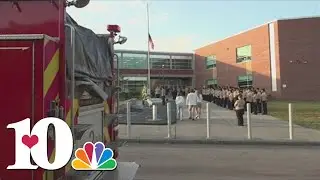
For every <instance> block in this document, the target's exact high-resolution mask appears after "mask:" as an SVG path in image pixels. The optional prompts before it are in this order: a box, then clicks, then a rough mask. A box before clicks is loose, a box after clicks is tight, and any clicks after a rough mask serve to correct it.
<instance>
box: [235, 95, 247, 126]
mask: <svg viewBox="0 0 320 180" xmlns="http://www.w3.org/2000/svg"><path fill="white" fill-rule="evenodd" d="M237 99H238V100H236V102H235V103H234V108H235V111H236V116H237V119H238V126H243V125H244V123H243V115H244V106H245V103H246V102H245V101H244V100H243V99H242V96H241V94H240V95H238V96H237Z"/></svg>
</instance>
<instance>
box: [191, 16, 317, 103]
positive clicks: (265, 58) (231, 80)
mask: <svg viewBox="0 0 320 180" xmlns="http://www.w3.org/2000/svg"><path fill="white" fill-rule="evenodd" d="M273 23H274V29H275V33H274V38H275V60H276V75H277V76H276V78H277V91H275V92H272V89H271V68H270V66H271V64H270V57H271V56H270V47H269V28H268V24H265V25H262V26H259V27H257V28H254V29H251V30H249V31H246V32H243V33H240V34H238V35H235V36H232V37H229V38H226V39H224V40H222V41H218V42H216V43H213V44H210V45H207V46H205V47H202V48H199V49H197V50H196V51H195V81H196V83H195V84H196V87H200V86H202V85H203V84H204V82H205V80H207V79H211V78H216V79H217V80H218V84H219V85H220V86H237V77H238V76H240V75H246V64H245V63H236V48H238V47H242V46H245V45H251V47H252V65H251V66H252V71H253V72H252V75H253V86H254V87H259V88H265V89H266V90H267V91H268V92H271V95H272V96H273V97H276V98H279V99H280V98H281V99H290V100H315V99H318V100H320V93H319V90H320V80H319V79H317V78H319V77H320V71H319V67H320V60H319V58H320V18H305V19H294V20H279V21H275V22H273ZM210 55H215V56H216V57H217V67H216V68H214V69H210V70H207V69H205V57H207V56H210ZM283 85H285V86H286V87H284V86H283Z"/></svg>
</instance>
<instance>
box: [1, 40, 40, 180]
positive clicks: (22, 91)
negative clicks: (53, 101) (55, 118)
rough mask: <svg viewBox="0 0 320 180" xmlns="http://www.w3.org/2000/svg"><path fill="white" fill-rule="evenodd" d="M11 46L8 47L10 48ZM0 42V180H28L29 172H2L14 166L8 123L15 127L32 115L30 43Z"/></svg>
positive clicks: (13, 141)
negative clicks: (1, 146)
mask: <svg viewBox="0 0 320 180" xmlns="http://www.w3.org/2000/svg"><path fill="white" fill-rule="evenodd" d="M10 44H12V46H11V45H10ZM20 44H21V45H19V46H18V45H14V43H7V44H6V43H4V45H5V47H4V46H1V45H3V43H1V42H0V67H1V71H0V76H1V88H0V99H1V105H0V115H1V121H0V125H1V130H0V137H1V140H2V141H3V143H4V144H6V148H5V149H6V150H5V151H4V152H3V153H4V154H6V155H5V156H2V158H1V159H0V179H9V178H10V179H21V177H24V178H25V179H31V177H32V173H31V172H32V171H25V170H22V171H12V170H11V171H10V170H6V168H7V166H8V165H13V164H14V162H15V159H14V158H15V156H14V154H15V153H14V152H15V150H14V149H15V133H14V130H13V129H6V127H7V125H8V124H10V123H15V122H18V121H21V120H24V119H26V118H30V119H31V118H32V117H33V115H34V112H33V108H32V104H33V99H34V86H33V81H34V78H33V77H34V76H33V71H32V70H33V67H34V65H33V55H32V52H33V46H32V42H25V43H20Z"/></svg>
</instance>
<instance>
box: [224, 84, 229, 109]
mask: <svg viewBox="0 0 320 180" xmlns="http://www.w3.org/2000/svg"><path fill="white" fill-rule="evenodd" d="M228 99H229V89H228V88H226V89H225V91H224V107H225V108H228Z"/></svg>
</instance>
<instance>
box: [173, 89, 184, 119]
mask: <svg viewBox="0 0 320 180" xmlns="http://www.w3.org/2000/svg"><path fill="white" fill-rule="evenodd" d="M175 101H176V105H177V119H180V120H181V121H182V119H183V107H184V106H185V99H184V97H183V95H182V93H181V92H178V96H177V97H176V99H175ZM180 113H181V114H180Z"/></svg>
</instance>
